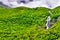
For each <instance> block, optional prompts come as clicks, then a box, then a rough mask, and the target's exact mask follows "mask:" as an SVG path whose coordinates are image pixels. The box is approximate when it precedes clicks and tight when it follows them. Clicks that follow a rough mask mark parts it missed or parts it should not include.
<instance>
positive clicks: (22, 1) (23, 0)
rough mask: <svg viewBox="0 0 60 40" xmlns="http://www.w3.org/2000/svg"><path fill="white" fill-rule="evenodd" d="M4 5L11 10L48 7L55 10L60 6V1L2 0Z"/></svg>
mask: <svg viewBox="0 0 60 40" xmlns="http://www.w3.org/2000/svg"><path fill="white" fill-rule="evenodd" d="M0 2H2V3H3V4H4V5H7V6H9V7H11V8H15V7H19V6H26V7H30V8H36V7H47V8H55V7H57V6H60V0H0Z"/></svg>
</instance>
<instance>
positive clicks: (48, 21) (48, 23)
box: [46, 16, 51, 29]
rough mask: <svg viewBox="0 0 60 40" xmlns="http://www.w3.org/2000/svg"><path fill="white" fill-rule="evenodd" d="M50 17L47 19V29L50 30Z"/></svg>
mask: <svg viewBox="0 0 60 40" xmlns="http://www.w3.org/2000/svg"><path fill="white" fill-rule="evenodd" d="M50 20H51V19H50V16H48V17H47V19H46V28H47V29H48V28H49V27H50Z"/></svg>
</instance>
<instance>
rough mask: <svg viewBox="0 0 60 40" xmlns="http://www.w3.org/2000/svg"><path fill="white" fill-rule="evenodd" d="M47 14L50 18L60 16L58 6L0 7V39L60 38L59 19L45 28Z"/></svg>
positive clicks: (45, 39) (37, 39) (52, 39)
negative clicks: (50, 7) (49, 7)
mask: <svg viewBox="0 0 60 40" xmlns="http://www.w3.org/2000/svg"><path fill="white" fill-rule="evenodd" d="M49 10H50V11H51V12H52V13H53V14H51V15H50V14H49V12H48V11H49ZM49 15H50V16H51V19H53V18H57V17H58V16H60V7H57V8H54V9H48V8H44V7H40V8H26V7H18V8H3V7H0V40H60V21H57V22H56V23H55V24H53V25H52V26H51V27H50V28H49V29H48V30H46V29H45V23H46V18H47V16H49Z"/></svg>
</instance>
